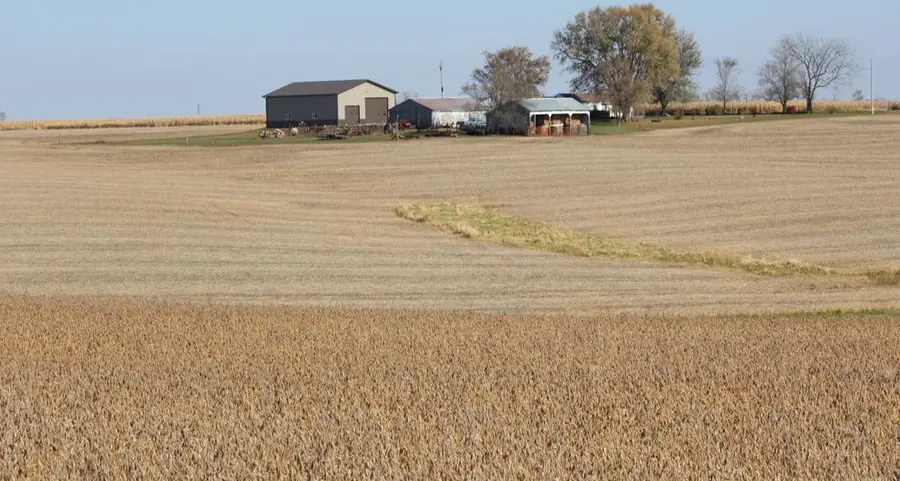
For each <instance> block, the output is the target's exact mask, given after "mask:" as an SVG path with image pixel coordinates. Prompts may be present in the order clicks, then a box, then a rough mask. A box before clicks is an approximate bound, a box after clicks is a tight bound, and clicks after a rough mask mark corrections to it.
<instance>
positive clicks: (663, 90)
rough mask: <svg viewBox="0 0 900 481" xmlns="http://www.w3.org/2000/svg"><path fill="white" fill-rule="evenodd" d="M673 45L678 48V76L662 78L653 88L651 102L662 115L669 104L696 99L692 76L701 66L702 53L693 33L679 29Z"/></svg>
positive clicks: (695, 87) (695, 86) (695, 88)
mask: <svg viewBox="0 0 900 481" xmlns="http://www.w3.org/2000/svg"><path fill="white" fill-rule="evenodd" d="M675 43H676V45H677V46H678V75H677V76H673V77H667V78H664V79H663V81H662V82H660V83H659V84H658V85H655V86H653V100H654V101H656V102H657V103H659V106H660V108H661V109H662V114H663V115H665V114H666V110H667V109H668V107H669V102H672V101H676V102H688V101H691V100H693V99H695V98H697V84H696V83H695V82H694V76H695V75H696V74H697V69H699V68H700V67H702V66H703V53H702V52H701V50H700V44H698V43H697V39H696V38H694V34H693V33H691V32H689V31H687V30H685V29H680V30H679V31H678V32H677V33H676V34H675Z"/></svg>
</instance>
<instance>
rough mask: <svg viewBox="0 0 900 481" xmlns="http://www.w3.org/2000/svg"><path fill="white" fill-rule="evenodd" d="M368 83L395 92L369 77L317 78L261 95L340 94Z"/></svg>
mask: <svg viewBox="0 0 900 481" xmlns="http://www.w3.org/2000/svg"><path fill="white" fill-rule="evenodd" d="M366 82H368V83H370V84H372V85H376V86H378V87H381V88H383V89H385V90H387V91H389V92H391V93H395V94H396V93H397V91H396V90H394V89H392V88H389V87H385V86H384V85H381V84H380V83H378V82H373V81H371V80H369V79H354V80H318V81H313V82H294V83H290V84H287V85H285V86H284V87H281V88H280V89H278V90H275V91H272V92H269V93H268V94H266V95H264V96H263V97H301V96H305V95H336V94H342V93H344V92H346V91H348V90H350V89H352V88H354V87H358V86H360V85H362V84H364V83H366Z"/></svg>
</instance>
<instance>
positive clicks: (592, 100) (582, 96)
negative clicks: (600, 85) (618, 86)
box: [557, 93, 606, 104]
mask: <svg viewBox="0 0 900 481" xmlns="http://www.w3.org/2000/svg"><path fill="white" fill-rule="evenodd" d="M557 97H560V98H566V97H568V98H572V99H575V100H577V101H579V102H582V103H586V104H597V103H602V102H606V99H605V98H604V97H603V95H601V94H598V93H563V94H559V95H557Z"/></svg>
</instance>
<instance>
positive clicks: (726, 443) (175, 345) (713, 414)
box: [0, 297, 900, 480]
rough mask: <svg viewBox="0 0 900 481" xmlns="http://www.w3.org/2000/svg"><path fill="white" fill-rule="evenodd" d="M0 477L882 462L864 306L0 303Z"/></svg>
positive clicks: (880, 353) (877, 387)
mask: <svg viewBox="0 0 900 481" xmlns="http://www.w3.org/2000/svg"><path fill="white" fill-rule="evenodd" d="M0 329H2V331H3V332H4V335H3V336H2V337H0V479H25V478H29V479H38V478H40V479H47V478H55V479H76V478H77V479H137V478H142V479H143V478H148V479H172V478H178V479H219V478H225V479H250V478H265V479H338V478H340V479H696V478H707V477H708V476H707V474H710V475H711V474H713V473H715V476H714V477H716V478H727V479H842V480H856V479H860V480H862V479H865V480H879V479H880V480H892V479H896V476H897V475H900V457H898V451H897V449H896V448H897V442H898V436H900V387H898V386H900V370H898V366H900V351H898V349H897V346H898V345H900V329H898V328H897V324H896V319H893V318H890V317H879V316H869V317H864V316H845V317H840V316H839V317H816V316H783V317H780V316H774V317H773V316H764V317H735V318H728V317H710V316H696V317H679V316H658V315H631V316H628V315H605V314H603V315H596V316H592V317H587V318H572V317H516V316H503V315H495V314H494V315H492V314H474V313H469V314H459V313H456V314H454V313H433V312H432V313H426V312H401V311H387V310H354V311H345V310H335V309H312V310H310V309H303V308H292V307H272V306H269V307H259V306H257V307H252V306H245V307H236V306H222V305H209V304H194V305H178V304H171V303H154V302H146V301H140V300H118V301H111V302H99V301H85V300H75V299H47V298H34V297H29V298H22V297H0Z"/></svg>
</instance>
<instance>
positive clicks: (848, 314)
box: [784, 307, 900, 319]
mask: <svg viewBox="0 0 900 481" xmlns="http://www.w3.org/2000/svg"><path fill="white" fill-rule="evenodd" d="M784 315H786V316H789V317H804V318H812V319H846V318H857V317H890V318H894V317H896V318H898V319H900V307H898V308H886V309H828V310H824V311H792V312H787V313H785V314H784Z"/></svg>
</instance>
